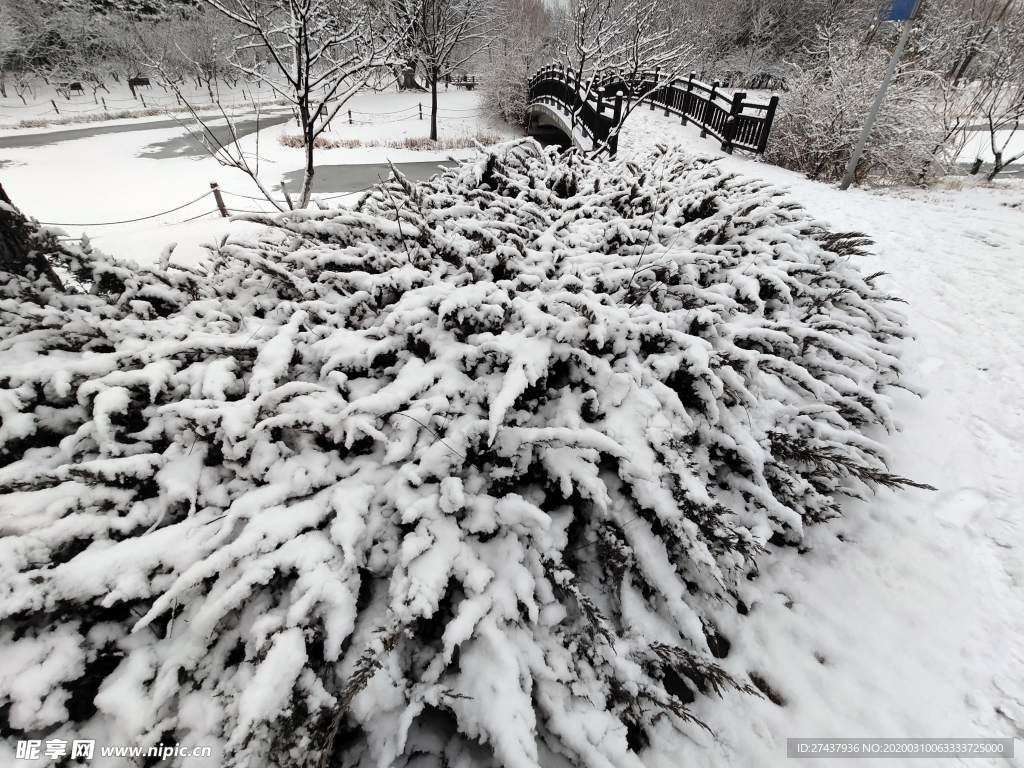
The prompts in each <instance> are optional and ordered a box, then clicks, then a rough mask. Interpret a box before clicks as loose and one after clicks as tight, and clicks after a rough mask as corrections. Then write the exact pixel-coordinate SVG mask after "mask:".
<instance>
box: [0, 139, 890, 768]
mask: <svg viewBox="0 0 1024 768" xmlns="http://www.w3.org/2000/svg"><path fill="white" fill-rule="evenodd" d="M265 222H266V223H267V224H269V225H270V226H271V229H269V230H268V232H267V234H266V235H265V236H263V237H261V238H258V239H256V240H250V241H239V242H225V241H222V242H221V243H219V244H218V245H216V246H215V247H212V250H213V253H212V256H211V261H210V264H209V267H208V271H206V272H205V273H204V272H203V271H202V270H193V271H190V270H186V269H183V268H180V267H175V266H174V265H173V264H171V261H170V259H171V254H170V252H169V251H168V253H167V255H166V256H165V258H164V259H163V261H162V263H161V264H160V265H159V266H158V267H156V268H152V269H135V270H131V269H128V268H127V267H126V266H125V265H123V264H119V263H115V262H113V261H112V260H109V259H105V258H104V257H101V256H99V255H97V254H87V253H84V252H83V253H80V254H79V255H77V256H75V257H74V258H73V259H70V261H71V263H66V264H65V265H64V266H63V268H64V269H65V270H66V271H67V272H68V273H69V274H70V273H74V274H75V275H77V280H78V281H79V282H78V283H77V284H79V285H80V286H81V289H82V292H81V293H76V294H64V293H59V292H58V291H57V290H56V289H54V288H52V287H47V286H46V285H45V284H38V283H37V284H29V283H27V282H25V281H23V280H20V279H19V278H16V277H13V276H11V275H2V276H0V281H2V282H0V318H2V319H3V323H2V325H0V417H2V419H3V421H2V426H0V489H2V492H3V494H4V495H3V496H2V497H0V717H2V718H3V720H4V721H5V722H4V723H3V726H4V728H5V733H7V734H12V735H11V736H10V738H11V739H14V738H18V737H23V736H22V735H23V734H35V737H37V738H38V737H39V735H42V736H44V737H47V738H49V737H57V738H62V739H72V738H76V737H79V736H80V735H83V736H85V737H87V738H91V739H97V740H99V741H100V743H106V744H142V745H144V746H148V745H151V744H155V743H158V742H161V741H162V743H164V744H172V743H178V744H182V745H187V746H195V745H215V758H216V759H215V761H214V762H215V763H216V764H217V765H225V766H228V765H248V766H269V765H274V766H300V765H301V766H317V765H338V766H341V765H343V766H371V765H373V766H391V765H395V766H405V765H406V764H407V761H409V760H411V759H412V758H413V757H414V756H415V754H417V753H430V754H434V755H442V754H443V755H444V758H445V759H446V760H447V763H445V764H447V765H452V766H468V765H489V766H495V768H496V767H497V766H508V767H509V768H537V766H540V765H544V766H549V765H575V766H588V768H602V767H609V766H616V768H625V767H626V766H639V765H640V762H639V758H638V757H637V754H636V753H637V751H638V750H640V749H641V748H642V746H643V745H644V743H645V739H646V738H647V732H648V730H649V729H650V728H651V727H652V724H653V723H655V722H656V721H658V720H660V719H663V718H666V717H667V718H669V721H670V722H673V723H675V724H676V725H677V726H678V727H681V728H692V727H699V726H698V724H697V723H695V722H693V721H692V716H691V715H690V713H689V711H688V709H687V706H686V704H687V703H688V702H689V701H692V700H693V699H694V697H695V696H697V695H702V694H712V693H723V692H724V691H725V690H727V689H728V688H730V687H741V688H744V689H746V690H748V691H751V692H753V689H751V688H750V686H749V685H748V681H747V680H746V679H741V678H738V677H737V678H734V677H730V675H728V674H726V673H725V672H724V671H723V670H722V669H721V667H720V666H718V665H717V664H716V660H715V658H714V654H713V653H712V651H715V650H716V649H718V654H719V655H721V646H720V644H719V642H718V636H717V631H716V628H715V626H714V624H713V623H712V621H711V620H710V618H709V609H708V606H709V605H710V604H711V603H712V602H717V601H727V602H733V603H738V602H739V601H740V600H742V596H741V589H742V588H741V587H740V586H739V585H740V584H741V583H744V582H745V577H746V576H747V575H748V574H752V573H753V572H755V571H756V568H757V566H756V558H757V556H758V554H759V553H760V552H762V551H763V549H764V547H765V544H766V542H767V541H768V540H769V539H770V538H773V537H775V540H776V541H778V540H779V539H785V540H787V541H790V542H795V541H798V540H799V539H800V537H801V531H802V529H803V527H804V526H805V525H807V524H810V523H814V522H817V521H820V520H824V519H826V518H829V517H830V516H833V515H835V514H837V512H838V508H837V499H838V497H840V496H842V495H849V496H864V495H866V494H868V493H870V492H871V490H872V489H874V488H875V487H876V486H878V485H879V484H881V485H890V486H892V485H900V484H904V483H907V482H909V481H906V480H903V479H902V478H898V477H895V476H893V475H891V474H889V473H888V472H887V471H886V465H885V450H884V449H883V447H882V446H881V445H879V444H878V443H876V442H875V441H873V440H872V439H870V438H869V437H867V436H866V435H865V433H864V428H865V427H866V426H868V425H873V424H877V425H882V426H883V427H885V428H890V427H891V419H890V408H891V405H890V402H889V399H888V398H887V396H886V394H885V390H886V388H887V387H888V386H891V385H895V384H897V383H898V381H899V375H900V369H899V363H898V359H897V358H898V349H899V339H900V338H901V337H902V335H903V329H902V321H901V316H900V315H899V314H898V313H897V312H896V311H895V310H894V308H893V306H892V303H891V302H892V300H891V299H890V297H888V296H886V295H885V294H884V293H883V292H881V291H880V290H878V289H876V288H875V287H874V286H873V278H872V277H864V276H862V275H861V274H859V273H858V272H857V271H856V270H855V269H854V268H853V267H851V266H850V265H849V259H848V257H849V255H850V254H851V253H856V252H857V251H858V249H859V248H860V247H862V246H863V244H864V239H863V238H862V237H861V236H859V235H856V234H850V233H833V232H830V231H828V230H826V229H825V228H823V227H822V226H820V225H819V224H816V223H815V222H814V221H813V220H812V219H811V218H810V217H809V216H808V214H807V213H806V212H804V211H803V210H802V209H801V208H800V207H799V206H798V205H797V204H795V203H793V202H792V201H791V200H788V199H787V198H786V197H785V196H784V195H783V193H781V192H779V191H777V190H774V189H772V188H770V187H767V186H766V185H764V184H763V183H760V182H758V181H756V180H752V179H744V178H734V177H727V176H724V175H723V174H722V173H721V172H720V171H719V169H718V167H717V166H716V164H715V163H714V162H711V161H709V160H707V159H702V158H691V157H688V156H685V155H683V154H682V153H681V152H679V151H675V150H673V151H666V150H660V151H659V152H657V153H655V155H654V156H653V157H651V158H650V167H648V168H646V169H640V168H638V167H636V166H635V165H632V164H630V163H629V162H624V161H618V162H614V163H610V164H608V165H602V164H601V163H599V162H595V161H591V160H587V159H584V158H581V157H580V156H578V155H573V154H570V155H568V156H566V157H561V158H560V157H558V156H557V155H556V154H554V153H553V152H549V153H545V152H544V151H543V150H541V149H540V147H539V146H538V145H537V144H536V143H535V142H533V141H532V140H524V141H521V142H518V143H512V144H509V145H504V146H502V147H500V148H499V149H498V150H496V151H495V152H494V153H492V154H490V155H488V156H486V157H484V158H482V159H481V160H480V161H479V162H476V163H469V164H466V165H464V166H462V167H461V168H457V169H452V170H449V171H447V172H445V173H444V174H443V175H442V176H440V177H437V178H435V179H434V180H432V181H430V182H426V183H423V184H420V185H416V186H413V185H410V184H408V183H406V182H405V181H404V180H403V179H401V178H398V179H392V180H391V181H389V182H388V183H387V184H386V185H384V186H382V187H380V188H377V189H375V190H373V191H372V192H370V193H368V194H367V195H366V196H365V197H363V199H362V200H361V201H360V202H359V203H358V205H356V206H354V208H352V209H350V210H349V209H344V210H331V211H306V210H302V211H293V212H289V213H288V214H282V215H280V216H277V217H275V218H273V219H265ZM729 695H736V694H729ZM687 721H690V722H689V723H688V722H687ZM8 743H10V742H8ZM3 749H4V746H3V744H2V743H0V754H5V753H4V752H3V751H2V750H3ZM555 755H559V756H560V757H555Z"/></svg>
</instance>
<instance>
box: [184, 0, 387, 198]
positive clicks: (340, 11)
mask: <svg viewBox="0 0 1024 768" xmlns="http://www.w3.org/2000/svg"><path fill="white" fill-rule="evenodd" d="M203 1H204V2H205V3H206V4H207V5H208V6H210V7H211V8H213V9H214V10H216V11H219V12H220V13H222V14H224V16H226V17H227V18H228V19H230V20H231V21H233V22H235V23H236V24H237V25H238V26H239V27H241V28H242V30H244V34H243V36H242V39H241V40H240V41H238V44H237V45H236V50H238V55H235V56H233V57H232V64H233V65H234V66H235V67H236V68H237V69H238V70H239V72H241V73H242V74H243V75H244V76H245V77H246V78H247V79H250V80H253V81H258V82H261V83H264V84H266V85H268V86H269V87H270V88H271V89H272V90H273V91H274V92H275V93H276V94H277V95H278V96H280V97H281V98H283V99H285V100H286V101H288V102H289V103H291V104H292V105H293V106H294V108H295V112H296V115H297V117H298V122H299V130H300V132H301V133H302V137H303V141H304V143H305V154H306V164H305V168H304V170H303V176H302V188H301V190H300V192H299V201H298V205H299V207H300V208H302V207H305V206H307V205H309V200H310V195H311V193H312V189H313V174H314V173H315V170H316V169H315V165H314V163H313V148H314V142H315V141H316V137H317V136H319V135H320V134H321V133H323V132H324V130H326V128H327V125H328V123H330V121H331V120H332V119H333V118H334V116H335V115H337V114H338V112H339V111H340V110H341V108H342V107H343V106H344V105H345V103H346V102H347V101H348V100H349V99H350V98H351V97H352V96H353V95H354V94H355V93H357V92H358V91H359V90H360V88H362V87H363V86H364V85H365V84H366V82H367V81H368V80H369V78H370V77H371V76H372V75H373V74H374V72H375V71H376V69H377V68H378V67H379V66H381V65H383V64H385V63H386V62H387V56H388V52H389V51H390V49H391V45H392V41H391V40H389V39H388V38H386V37H385V36H384V35H383V29H382V26H381V23H380V10H381V9H380V8H379V7H378V4H377V3H375V2H374V1H373V0H266V1H264V0H203ZM252 49H258V50H260V51H261V52H262V53H264V54H265V56H266V58H267V60H268V63H269V65H270V66H269V70H268V69H265V68H264V67H262V66H260V65H258V64H254V63H253V62H252V59H251V57H250V55H249V51H250V50H252Z"/></svg>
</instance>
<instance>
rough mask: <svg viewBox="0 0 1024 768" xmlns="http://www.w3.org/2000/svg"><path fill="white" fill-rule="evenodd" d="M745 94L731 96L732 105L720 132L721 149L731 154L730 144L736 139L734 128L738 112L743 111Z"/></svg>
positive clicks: (738, 116) (736, 123)
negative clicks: (723, 127)
mask: <svg viewBox="0 0 1024 768" xmlns="http://www.w3.org/2000/svg"><path fill="white" fill-rule="evenodd" d="M745 98H747V94H745V93H742V92H740V91H737V92H736V93H734V94H733V95H732V105H731V106H730V107H729V117H727V118H726V121H725V130H723V131H722V149H724V150H725V151H726V152H728V153H729V154H730V155H731V154H732V143H733V141H734V140H735V138H736V127H737V125H738V124H739V121H740V111H741V110H742V109H743V100H744V99H745Z"/></svg>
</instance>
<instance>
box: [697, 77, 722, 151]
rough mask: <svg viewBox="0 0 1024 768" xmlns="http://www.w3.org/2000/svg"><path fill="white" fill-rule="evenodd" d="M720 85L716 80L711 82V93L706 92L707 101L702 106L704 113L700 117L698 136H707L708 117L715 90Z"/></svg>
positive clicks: (712, 104) (713, 102) (703, 137)
mask: <svg viewBox="0 0 1024 768" xmlns="http://www.w3.org/2000/svg"><path fill="white" fill-rule="evenodd" d="M719 85H721V83H719V82H718V81H717V80H715V82H713V83H712V84H711V93H709V94H708V101H707V104H706V105H705V107H704V114H703V115H701V118H700V137H701V138H702V139H706V138H707V137H708V118H709V117H710V116H711V109H712V107H713V106H714V104H715V92H716V91H717V90H718V86H719Z"/></svg>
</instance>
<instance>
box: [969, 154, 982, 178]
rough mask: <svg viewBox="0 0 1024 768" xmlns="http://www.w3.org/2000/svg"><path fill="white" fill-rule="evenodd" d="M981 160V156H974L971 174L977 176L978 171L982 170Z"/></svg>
mask: <svg viewBox="0 0 1024 768" xmlns="http://www.w3.org/2000/svg"><path fill="white" fill-rule="evenodd" d="M981 162H982V161H981V158H980V157H976V158H974V164H973V165H972V166H971V171H970V173H971V176H977V175H978V171H980V170H981Z"/></svg>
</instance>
